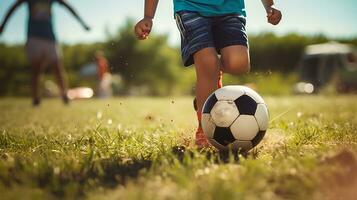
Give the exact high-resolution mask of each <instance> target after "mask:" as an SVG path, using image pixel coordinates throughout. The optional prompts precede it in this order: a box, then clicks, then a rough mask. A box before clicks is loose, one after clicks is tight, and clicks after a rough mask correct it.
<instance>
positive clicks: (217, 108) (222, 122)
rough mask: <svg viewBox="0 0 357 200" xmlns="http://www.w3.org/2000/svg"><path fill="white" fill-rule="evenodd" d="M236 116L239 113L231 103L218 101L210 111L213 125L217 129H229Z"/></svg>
mask: <svg viewBox="0 0 357 200" xmlns="http://www.w3.org/2000/svg"><path fill="white" fill-rule="evenodd" d="M238 116H239V111H238V109H237V106H236V105H235V104H234V102H233V101H228V100H223V101H222V100H218V101H217V102H216V104H215V105H214V106H213V108H212V110H211V117H212V119H213V123H214V124H216V125H217V126H219V127H229V126H230V125H231V124H233V122H234V120H236V119H237V117H238Z"/></svg>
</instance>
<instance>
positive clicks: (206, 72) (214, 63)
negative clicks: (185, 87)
mask: <svg viewBox="0 0 357 200" xmlns="http://www.w3.org/2000/svg"><path fill="white" fill-rule="evenodd" d="M195 66H196V70H197V75H198V76H201V77H208V78H211V77H214V78H216V77H217V74H218V73H219V59H218V57H217V56H216V55H210V56H206V57H202V58H200V59H196V60H195Z"/></svg>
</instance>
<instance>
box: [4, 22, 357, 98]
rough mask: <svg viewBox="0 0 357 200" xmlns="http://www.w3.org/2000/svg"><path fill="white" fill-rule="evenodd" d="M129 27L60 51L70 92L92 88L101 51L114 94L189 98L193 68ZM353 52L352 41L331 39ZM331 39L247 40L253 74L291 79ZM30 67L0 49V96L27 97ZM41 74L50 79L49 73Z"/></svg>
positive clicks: (163, 40)
mask: <svg viewBox="0 0 357 200" xmlns="http://www.w3.org/2000/svg"><path fill="white" fill-rule="evenodd" d="M132 27H133V23H132V21H130V20H128V22H127V23H126V24H125V25H124V26H122V27H120V28H119V30H118V31H117V33H116V34H114V35H110V36H108V37H107V39H106V41H105V42H100V43H92V44H75V45H66V44H63V45H62V53H63V63H64V66H65V68H66V71H67V74H68V76H67V78H68V80H69V84H70V87H76V86H92V87H94V86H95V81H96V80H95V78H93V77H92V78H88V77H81V76H80V75H79V71H80V69H81V68H82V67H83V66H84V65H85V64H87V63H90V62H93V60H94V54H95V52H96V51H98V50H102V51H103V52H104V53H105V55H106V57H107V59H108V61H109V63H110V70H111V72H112V73H113V74H118V75H120V76H121V79H122V81H121V87H120V88H119V89H118V90H117V91H116V93H117V94H123V95H125V94H130V93H131V92H132V91H135V90H137V91H139V93H143V94H150V95H180V94H190V93H192V86H193V84H194V81H195V74H194V70H193V69H192V68H184V67H182V63H181V59H180V50H179V47H172V46H169V44H168V37H167V35H155V34H154V35H152V36H151V38H150V40H147V41H138V40H137V39H136V38H135V36H134V34H133V31H132ZM334 40H335V41H338V42H342V43H348V44H353V45H355V46H357V37H356V38H347V39H334ZM328 41H331V38H328V37H325V36H324V35H312V36H307V35H300V34H295V33H291V34H286V35H283V36H277V35H275V34H273V33H261V34H257V35H250V36H249V44H250V47H249V48H250V57H251V65H252V71H253V72H266V71H273V72H281V73H294V71H295V70H296V65H297V63H298V62H299V59H300V57H301V55H302V53H303V51H304V48H305V47H306V46H307V45H311V44H318V43H325V42H328ZM30 70H31V69H30V67H29V64H28V63H27V59H26V55H25V53H24V45H7V44H4V43H2V44H1V43H0V83H1V84H0V96H7V95H21V96H22V95H27V94H28V93H29V89H30V88H29V80H30ZM44 70H45V77H46V78H50V77H51V76H50V74H51V68H50V67H48V68H46V69H44Z"/></svg>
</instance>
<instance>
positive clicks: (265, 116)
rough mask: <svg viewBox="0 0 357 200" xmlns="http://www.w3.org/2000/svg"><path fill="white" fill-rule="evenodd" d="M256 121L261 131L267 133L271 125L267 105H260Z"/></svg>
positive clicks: (256, 112) (256, 113) (255, 115)
mask: <svg viewBox="0 0 357 200" xmlns="http://www.w3.org/2000/svg"><path fill="white" fill-rule="evenodd" d="M254 117H255V119H256V120H257V122H258V126H259V130H261V131H265V130H267V129H268V125H269V112H268V108H267V106H266V105H265V104H258V107H257V110H256V111H255V114H254Z"/></svg>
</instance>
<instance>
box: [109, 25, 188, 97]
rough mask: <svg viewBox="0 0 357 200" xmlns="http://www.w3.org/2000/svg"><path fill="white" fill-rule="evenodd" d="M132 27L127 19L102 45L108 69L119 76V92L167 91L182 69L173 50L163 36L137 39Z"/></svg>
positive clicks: (157, 93) (158, 92)
mask: <svg viewBox="0 0 357 200" xmlns="http://www.w3.org/2000/svg"><path fill="white" fill-rule="evenodd" d="M133 27H134V23H133V21H131V20H128V21H127V23H126V24H125V25H124V26H123V27H121V28H120V29H119V32H118V33H117V34H116V35H114V36H111V37H110V39H109V40H108V42H107V45H106V50H107V54H108V58H109V61H110V65H111V70H112V71H113V72H118V73H120V74H121V75H122V78H123V81H124V86H125V87H124V91H123V92H124V93H126V94H127V93H146V94H152V95H168V94H171V93H172V91H173V89H174V86H175V84H176V83H177V80H178V79H179V78H180V77H181V76H180V73H179V71H180V70H182V69H181V68H179V67H178V66H179V65H180V63H179V62H180V61H179V57H178V51H177V49H174V48H171V47H169V46H168V44H167V36H165V35H164V36H163V35H155V34H152V35H151V36H150V39H149V40H145V41H139V40H137V39H136V37H135V36H134V34H133Z"/></svg>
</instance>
